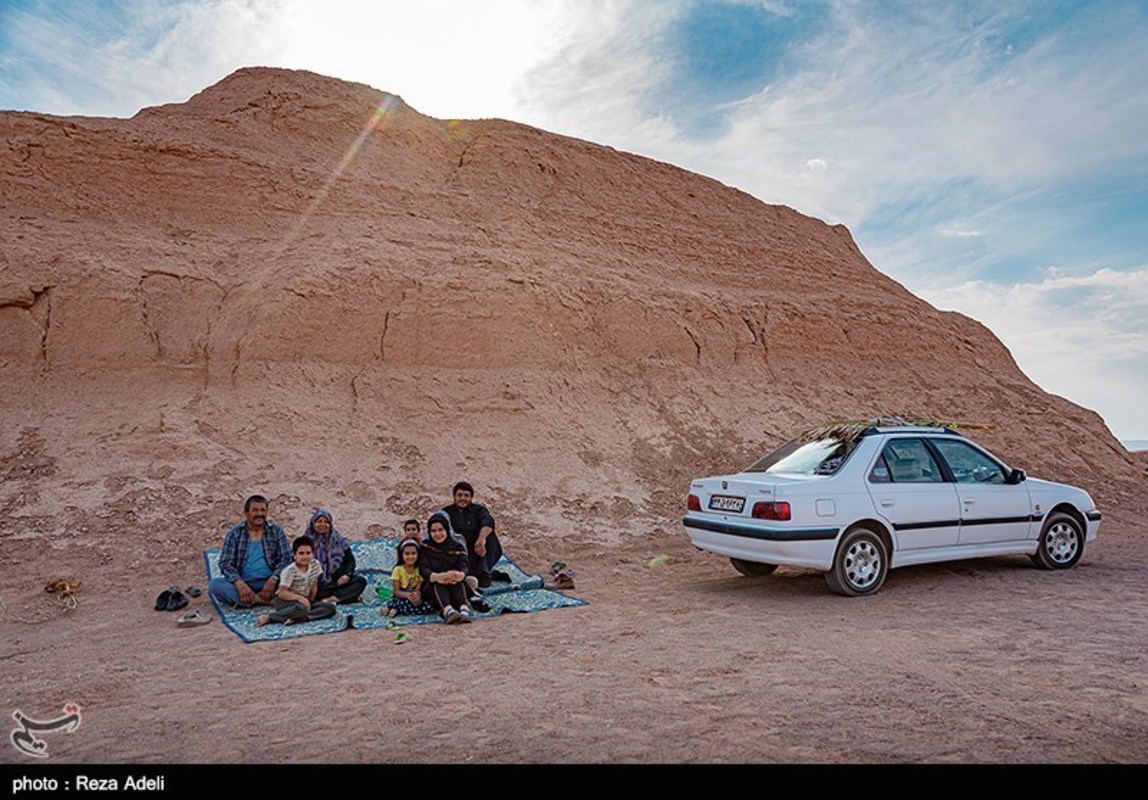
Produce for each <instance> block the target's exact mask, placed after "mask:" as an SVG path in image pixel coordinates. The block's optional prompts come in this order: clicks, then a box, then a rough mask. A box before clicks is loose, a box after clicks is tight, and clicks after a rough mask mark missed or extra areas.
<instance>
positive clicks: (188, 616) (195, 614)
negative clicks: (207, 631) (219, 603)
mask: <svg viewBox="0 0 1148 800" xmlns="http://www.w3.org/2000/svg"><path fill="white" fill-rule="evenodd" d="M212 619H213V618H212V616H211V615H210V614H205V613H203V612H202V611H200V610H199V609H198V608H197V609H196V610H195V611H187V612H184V613H183V614H180V615H179V619H177V620H176V621H175V624H176V625H178V626H179V627H181V628H194V627H197V626H199V625H206V624H207V623H209V622H211V620H212Z"/></svg>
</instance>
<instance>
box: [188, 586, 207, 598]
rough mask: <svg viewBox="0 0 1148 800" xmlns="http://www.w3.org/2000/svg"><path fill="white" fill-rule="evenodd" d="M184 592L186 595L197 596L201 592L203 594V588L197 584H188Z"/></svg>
mask: <svg viewBox="0 0 1148 800" xmlns="http://www.w3.org/2000/svg"><path fill="white" fill-rule="evenodd" d="M184 592H186V593H187V596H188V597H199V596H200V595H201V594H203V590H202V589H200V588H199V587H198V586H188V587H187V588H186V589H184Z"/></svg>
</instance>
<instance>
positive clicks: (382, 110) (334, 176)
mask: <svg viewBox="0 0 1148 800" xmlns="http://www.w3.org/2000/svg"><path fill="white" fill-rule="evenodd" d="M397 101H398V98H397V97H396V96H395V95H387V97H386V99H384V100H383V102H381V103H379V105H378V106H377V107H376V108H375V110H374V111H372V112H371V116H370V117H369V118H368V119H367V122H366V124H365V125H363V129H362V130H361V131H359V135H358V136H356V137H355V141H353V142H351V144H350V146H349V147H347V149H346V151H345V152H344V153H343V157H342V158H340V159H339V163H338V164H336V165H335V168H334V169H333V170H331V174H330V175H328V176H327V180H325V181H324V182H323V185H322V186H321V187H320V188H319V191H318V192H316V193H315V196H314V197H313V198H312V199H311V202H310V203H308V204H307V208H306V209H305V210H304V211H303V214H302V215H301V216H300V217H299V219H298V220H297V221H296V223H295V224H294V225H293V226H291V230H290V231H289V232H288V234H287V237H286V239H285V241H284V245H289V244H291V243H292V242H294V241H295V240H296V239H298V238H299V234H300V233H301V232H302V230H303V226H304V225H306V224H307V220H308V219H310V218H311V215H312V214H314V213H315V209H316V208H318V206H319V204H320V203H322V202H323V201H324V200H326V199H327V195H329V194H330V193H331V189H332V188H333V187H334V186H335V184H336V183H337V182H338V180H339V178H341V177H342V176H343V173H344V172H346V171H347V168H348V167H350V166H351V164H352V163H353V162H354V160H355V158H356V157H357V156H358V155H359V151H360V150H361V149H362V148H363V144H364V143H365V142H366V141H367V137H368V136H370V135H371V133H372V132H373V131H374V130H375V129H377V128H378V127H379V126H380V125H382V123H383V121H384V120H385V119H386V116H387V114H388V113H390V111H391V109H392V108H393V107H394V105H395V103H396V102H397Z"/></svg>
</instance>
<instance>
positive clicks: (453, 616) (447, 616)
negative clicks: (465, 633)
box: [442, 608, 462, 625]
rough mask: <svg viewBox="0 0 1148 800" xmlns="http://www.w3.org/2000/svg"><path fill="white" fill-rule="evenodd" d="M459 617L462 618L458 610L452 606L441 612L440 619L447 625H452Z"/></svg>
mask: <svg viewBox="0 0 1148 800" xmlns="http://www.w3.org/2000/svg"><path fill="white" fill-rule="evenodd" d="M460 619H462V614H461V613H459V612H458V611H455V610H454V609H453V608H448V609H447V610H446V611H444V612H442V621H443V622H445V623H446V624H447V625H453V624H454V623H456V622H458V621H459V620H460Z"/></svg>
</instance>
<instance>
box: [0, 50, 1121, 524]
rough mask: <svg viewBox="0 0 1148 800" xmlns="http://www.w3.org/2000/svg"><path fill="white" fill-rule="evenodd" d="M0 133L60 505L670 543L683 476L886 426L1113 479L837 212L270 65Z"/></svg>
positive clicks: (13, 443) (13, 387) (1045, 406)
mask: <svg viewBox="0 0 1148 800" xmlns="http://www.w3.org/2000/svg"><path fill="white" fill-rule="evenodd" d="M0 130H2V131H3V138H4V141H5V143H6V147H5V148H4V149H2V150H0V175H2V176H3V184H4V192H3V196H2V197H0V241H2V244H3V246H2V248H0V375H2V376H3V379H4V381H5V383H6V385H7V386H8V387H9V392H8V397H7V399H6V400H5V402H4V405H3V419H4V428H5V430H4V432H3V433H0V451H3V452H8V451H12V452H15V451H16V450H18V449H19V447H20V446H21V445H20V442H25V443H26V442H27V441H29V440H30V439H29V437H32V438H35V437H40V438H39V439H36V440H37V441H40V440H42V441H43V447H42V450H43V451H44V453H49V454H52V458H53V459H55V460H54V461H53V463H54V464H56V467H57V469H56V470H55V471H54V473H53V474H54V475H56V476H57V477H61V476H65V477H67V478H68V479H70V480H72V481H73V488H74V487H75V486H92V487H96V486H97V485H98V486H99V487H104V488H103V489H100V490H95V489H93V491H91V492H87V493H83V494H84V497H83V498H81V505H83V504H87V505H88V506H90V507H93V508H95V507H97V506H98V505H99V504H100V503H101V502H104V501H106V500H107V493H108V492H112V491H113V489H112V488H108V487H109V486H111V485H110V484H108V483H107V476H109V475H111V474H112V473H116V474H122V475H125V476H130V479H131V480H137V481H142V482H145V483H146V482H147V481H151V482H152V483H156V484H157V485H160V484H163V485H167V484H171V483H172V482H173V481H175V482H176V483H179V484H180V485H181V486H183V487H186V486H188V485H192V486H193V490H192V492H191V496H192V497H195V496H197V492H198V496H202V495H204V494H208V493H214V494H216V495H218V494H219V493H221V492H222V493H224V494H227V495H228V496H231V497H236V496H241V495H242V494H244V493H245V492H246V490H248V489H250V490H252V491H254V490H257V489H260V488H262V489H264V490H265V491H267V492H269V493H271V494H275V493H276V492H282V493H283V496H284V497H288V498H290V497H294V498H296V501H297V502H298V503H300V504H301V505H307V504H309V503H318V502H323V501H325V502H334V501H331V500H329V499H328V498H331V497H335V496H338V494H340V493H341V494H342V495H343V496H344V497H345V504H346V505H347V506H349V507H351V508H354V509H356V511H357V513H359V514H361V515H364V516H367V515H375V516H374V517H373V518H377V519H383V518H387V517H388V515H391V514H406V513H408V512H409V511H415V510H419V509H421V507H422V505H425V504H426V503H432V504H433V503H437V502H439V501H440V500H443V499H444V498H445V494H446V492H447V488H448V487H449V486H450V484H451V483H452V482H453V481H454V480H455V479H457V478H460V477H468V478H470V479H471V480H472V481H474V482H476V483H478V484H479V485H480V486H482V487H485V488H484V490H483V491H485V492H486V493H487V496H488V497H489V495H490V494H491V493H493V494H495V495H496V496H498V497H499V498H500V500H501V501H502V505H503V507H504V508H507V507H509V508H510V509H512V510H511V511H510V513H512V514H518V515H519V516H520V517H521V521H522V522H523V523H526V522H529V524H530V525H531V526H532V527H535V528H541V529H546V530H550V531H553V532H561V531H565V532H569V533H572V534H574V535H585V536H593V535H597V534H596V533H595V532H593V531H589V530H571V528H570V525H569V524H568V523H569V521H571V520H579V521H583V520H597V521H598V524H602V522H603V521H605V522H607V523H608V522H609V520H611V519H624V520H632V519H634V518H641V519H645V520H647V521H648V522H649V523H652V524H655V525H663V524H664V525H665V526H666V528H667V529H670V528H672V527H673V526H674V525H676V524H677V516H678V515H679V513H680V508H679V506H680V503H681V497H682V496H684V492H685V488H686V485H687V483H688V480H689V478H690V477H692V476H694V475H697V474H701V473H709V472H714V471H718V470H720V471H728V470H733V469H736V468H738V467H740V466H744V465H745V464H746V463H748V462H749V461H750V460H752V459H753V458H755V457H756V456H758V455H759V454H760V453H761V452H762V451H764V450H765V449H768V448H769V447H771V446H773V445H774V444H777V443H778V442H779V441H780V440H781V439H784V438H786V437H787V436H788V435H789V434H790V433H792V432H793V431H794V430H796V429H798V428H804V427H808V426H810V425H813V424H818V423H821V422H824V421H826V420H828V419H834V418H858V417H865V416H871V415H873V414H876V413H889V412H912V413H919V414H931V415H936V416H939V417H943V418H950V419H956V420H962V421H968V422H975V423H984V424H988V425H991V426H992V428H991V429H990V430H989V431H986V432H985V433H983V434H978V435H977V438H978V439H980V440H982V441H984V442H985V443H986V444H987V445H989V446H990V447H993V448H995V449H997V450H998V451H999V452H1000V453H1001V454H1002V455H1004V456H1005V457H1006V458H1008V459H1009V460H1011V461H1013V462H1014V463H1015V464H1016V465H1018V466H1024V467H1027V468H1029V470H1030V471H1032V472H1035V473H1039V474H1041V475H1043V476H1046V477H1050V478H1053V479H1062V480H1067V481H1071V482H1074V483H1078V484H1080V485H1084V486H1086V487H1087V488H1090V489H1093V490H1094V491H1095V492H1097V493H1098V494H1101V495H1104V494H1105V493H1107V495H1108V496H1110V497H1111V498H1113V500H1119V501H1120V502H1124V501H1125V500H1129V499H1130V498H1132V497H1133V496H1134V494H1135V486H1136V483H1137V482H1138V481H1139V482H1141V484H1140V485H1142V482H1143V472H1144V468H1143V465H1136V464H1134V462H1133V461H1132V460H1131V459H1130V458H1129V456H1128V455H1127V454H1126V453H1124V452H1123V448H1121V447H1120V446H1119V444H1118V443H1117V442H1116V441H1115V439H1113V437H1112V436H1111V434H1110V433H1109V432H1108V431H1107V429H1106V428H1105V426H1104V425H1103V423H1102V421H1101V420H1100V419H1099V417H1098V416H1097V415H1096V414H1094V413H1092V412H1090V411H1087V410H1085V409H1082V408H1080V407H1078V406H1075V405H1073V404H1071V403H1069V402H1067V401H1065V400H1063V399H1061V398H1058V397H1054V396H1051V395H1049V394H1047V393H1045V392H1043V391H1042V390H1041V389H1040V388H1039V387H1037V386H1035V385H1034V384H1033V383H1032V382H1031V381H1029V380H1028V379H1027V378H1026V377H1025V376H1024V375H1023V374H1022V373H1021V372H1020V371H1019V370H1018V368H1017V367H1016V364H1015V363H1014V362H1013V360H1012V358H1011V356H1010V355H1009V353H1008V352H1007V350H1006V349H1005V348H1004V347H1003V346H1002V345H1001V344H1000V342H999V341H998V340H997V339H996V338H995V337H994V336H993V335H992V334H991V332H989V331H988V330H987V329H985V328H984V327H983V326H981V325H980V324H978V323H976V322H974V321H972V320H970V319H968V318H966V317H963V316H961V315H959V314H955V313H945V312H940V311H937V310H936V309H934V308H932V307H931V306H929V305H928V304H927V303H925V302H923V301H922V300H920V299H918V298H916V297H915V296H913V295H912V294H910V293H909V292H907V291H906V290H905V289H904V288H903V287H901V286H900V285H898V284H897V283H895V282H894V281H892V280H890V279H888V278H887V277H885V276H883V275H882V274H881V273H879V272H878V271H876V270H875V269H874V268H873V267H872V266H871V265H870V264H869V263H868V262H867V261H866V260H865V258H864V256H863V255H862V254H861V252H860V251H859V250H858V248H857V246H856V244H855V243H854V241H853V239H852V237H851V236H850V234H849V232H848V231H847V230H846V229H845V228H843V227H841V226H829V225H826V224H824V223H822V222H819V221H818V220H815V219H811V218H809V217H806V216H803V215H802V214H799V213H797V212H796V211H793V210H792V209H789V208H785V207H779V206H770V205H766V204H763V203H761V202H759V201H757V200H755V199H753V198H752V197H749V196H748V195H746V194H744V193H741V192H739V191H736V190H734V189H731V188H729V187H727V186H724V185H722V184H720V183H718V182H716V181H714V180H711V179H708V178H704V177H701V176H698V175H695V174H692V173H689V172H686V171H683V170H681V169H677V168H675V167H671V166H668V165H666V164H662V163H658V162H654V161H651V160H648V159H644V158H640V157H638V156H634V155H630V154H626V153H620V152H617V151H615V150H612V149H610V148H607V147H602V146H598V145H594V144H590V143H587V142H583V141H578V140H574V139H569V138H564V137H561V136H557V135H553V134H549V133H546V132H544V131H540V130H536V129H533V128H529V127H526V126H523V125H517V124H513V123H510V122H505V121H500V120H481V121H444V120H436V119H431V118H428V117H425V116H422V115H420V114H419V113H417V112H416V111H414V110H413V109H411V108H409V107H408V106H406V105H405V104H404V103H403V102H402V100H401V99H399V98H397V97H395V96H393V95H388V94H385V93H383V92H379V91H376V90H374V89H371V88H370V87H366V86H362V85H357V84H349V83H344V82H340V81H337V80H333V79H329V78H324V77H322V76H318V75H314V74H310V73H301V72H290V71H284V70H273V69H244V70H240V71H239V72H236V73H234V74H233V75H231V76H229V77H228V78H226V79H225V80H223V81H221V82H220V83H219V84H217V85H215V86H212V87H210V88H208V89H206V90H205V91H203V92H201V93H200V94H198V95H196V96H195V97H193V98H191V99H190V100H189V101H188V102H186V103H183V104H176V105H169V106H161V107H156V108H148V109H144V110H143V111H141V112H140V113H138V114H137V115H136V116H135V117H133V118H131V119H126V120H119V119H95V118H78V117H77V118H57V117H48V116H44V115H38V114H27V113H3V114H0ZM22 437H23V438H22ZM45 457H46V456H45ZM164 465H166V466H167V467H168V468H170V470H172V472H168V473H165V474H164V475H163V477H162V478H154V477H152V478H148V477H147V476H148V475H156V474H159V473H157V472H156V470H157V469H160V467H162V466H164ZM125 479H128V478H125ZM165 482H166V483H165ZM61 486H62V484H61ZM116 486H117V487H119V488H117V489H115V491H119V489H120V488H123V487H121V486H120V485H119V484H116ZM347 487H358V488H356V489H355V490H354V491H350V492H348V491H347ZM6 489H7V493H8V495H9V498H8V500H7V502H8V503H9V507H10V509H15V508H17V506H12V502H14V501H12V500H11V498H12V497H15V496H16V494H14V492H15V491H16V490H15V489H14V488H10V487H6ZM48 494H49V495H51V494H52V491H49V492H48ZM57 494H58V497H57V499H63V498H64V497H65V496H66V495H68V494H69V493H68V492H67V491H64V489H63V488H59V487H58V492H57ZM19 496H20V497H24V498H27V497H29V496H30V495H28V494H27V493H26V492H25V493H23V494H20V495H19ZM0 499H3V498H0ZM37 502H38V503H41V504H43V503H48V502H49V500H48V499H45V498H44V497H40V498H39V499H37V500H35V501H27V500H25V505H26V506H27V507H28V508H32V507H34V506H35V504H36V503H37ZM189 502H192V501H189ZM202 502H204V503H206V502H208V501H207V500H206V499H204V500H203V501H202ZM193 505H194V502H193ZM19 507H20V508H23V507H24V506H19ZM432 507H433V506H432ZM427 510H429V508H428V509H427ZM28 513H31V512H30V511H29V512H28Z"/></svg>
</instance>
